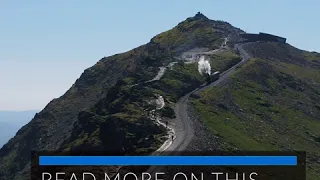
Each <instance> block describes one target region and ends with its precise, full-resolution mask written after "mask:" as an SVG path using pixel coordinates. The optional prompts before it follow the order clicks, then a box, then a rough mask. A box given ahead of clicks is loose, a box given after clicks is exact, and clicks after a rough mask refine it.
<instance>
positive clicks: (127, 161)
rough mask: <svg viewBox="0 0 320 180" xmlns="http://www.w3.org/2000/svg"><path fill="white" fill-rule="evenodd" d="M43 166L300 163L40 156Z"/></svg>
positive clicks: (292, 159)
mask: <svg viewBox="0 0 320 180" xmlns="http://www.w3.org/2000/svg"><path fill="white" fill-rule="evenodd" d="M39 165H40V166H109V165H119V166H139V165H141V166H142V165H147V166H149V165H155V166H156V165H159V166H168V165H171V166H193V165H198V166H296V165H297V156H40V157H39Z"/></svg>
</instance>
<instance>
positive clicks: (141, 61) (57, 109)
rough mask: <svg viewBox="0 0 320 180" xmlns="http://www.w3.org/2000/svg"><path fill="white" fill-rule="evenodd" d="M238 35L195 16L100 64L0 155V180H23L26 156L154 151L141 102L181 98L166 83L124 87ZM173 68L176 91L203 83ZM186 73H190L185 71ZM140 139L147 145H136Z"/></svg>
mask: <svg viewBox="0 0 320 180" xmlns="http://www.w3.org/2000/svg"><path fill="white" fill-rule="evenodd" d="M238 31H241V30H239V29H237V28H234V27H232V26H231V25H230V24H228V23H225V22H220V21H212V20H209V19H208V18H206V17H205V16H203V15H196V16H194V17H192V18H188V19H186V20H185V21H183V22H181V23H179V24H178V25H177V26H176V27H174V28H173V29H171V30H169V31H167V32H164V33H161V34H159V35H157V36H155V37H154V38H152V39H151V41H150V42H149V43H147V44H145V45H142V46H140V47H137V48H135V49H133V50H131V51H128V52H126V53H122V54H116V55H113V56H110V57H105V58H102V59H101V60H99V61H98V62H97V63H96V64H95V65H94V66H92V67H91V68H88V69H86V70H85V71H84V72H83V73H82V75H81V76H80V78H79V79H77V80H76V82H75V83H74V84H73V85H72V87H71V88H70V89H69V90H68V91H67V92H66V93H65V94H64V95H63V96H61V97H60V98H57V99H54V100H52V101H51V102H50V103H49V104H48V105H47V106H46V107H45V108H44V109H43V110H42V111H41V112H40V113H38V114H36V115H35V117H34V118H33V119H32V120H31V122H30V123H28V124H27V125H25V126H24V127H22V128H21V129H20V130H19V131H18V133H17V134H16V136H15V137H14V138H12V139H11V140H10V141H9V142H8V143H7V144H6V145H5V146H4V147H3V148H2V149H1V150H0V177H1V178H2V179H19V180H20V179H29V175H28V173H29V166H30V152H31V150H37V151H40V150H70V149H71V150H72V149H91V150H92V149H93V148H97V149H102V150H120V149H121V150H123V149H124V151H125V152H128V153H130V152H134V151H137V150H141V149H142V150H145V151H152V150H154V149H155V148H156V147H157V146H159V145H160V144H161V142H162V141H163V139H161V135H163V133H164V130H163V129H161V128H160V127H158V126H155V124H154V123H153V122H151V121H150V120H149V119H148V116H147V115H145V108H147V107H148V105H146V100H145V99H146V98H151V97H152V96H153V95H154V92H155V91H156V92H158V93H159V92H162V93H164V94H169V95H170V96H168V97H174V98H173V99H175V98H178V97H179V96H181V94H179V93H181V91H179V90H177V89H174V90H172V89H173V86H171V85H172V84H170V83H172V81H163V82H159V84H158V85H154V86H153V87H151V88H148V89H146V88H144V87H137V88H136V89H135V90H134V89H133V90H132V89H130V88H128V87H129V86H131V85H132V84H133V83H140V82H143V81H146V80H150V79H152V78H153V77H154V76H155V75H156V74H157V71H158V68H159V67H160V66H164V65H167V64H168V63H170V62H173V61H175V57H177V56H179V55H180V54H181V53H182V52H184V51H186V50H189V49H192V48H196V47H205V48H209V49H215V48H217V47H218V46H219V45H220V44H221V41H222V38H223V37H226V36H227V35H233V36H236V32H238ZM179 67H180V68H181V70H185V73H181V72H179V73H180V74H177V72H176V74H174V73H173V76H174V75H176V77H175V78H176V79H178V80H181V83H183V86H181V88H182V91H183V89H184V90H186V89H188V88H189V89H190V88H192V87H194V86H197V85H199V84H201V83H202V82H203V79H202V78H201V77H197V78H195V77H194V76H198V75H196V74H192V73H191V72H196V66H185V65H181V64H180V65H179ZM190 69H193V70H194V69H195V71H187V70H190ZM188 73H189V74H188ZM179 78H182V79H179ZM168 79H169V78H167V80H168ZM169 80H172V79H169ZM188 81H189V82H188ZM162 85H163V86H162ZM161 87H165V88H162V89H161ZM174 87H176V88H179V87H177V86H174ZM139 88H140V89H139ZM173 101H174V100H173ZM150 135H152V136H150ZM146 136H148V137H149V138H148V139H149V140H145V141H142V140H141V139H142V137H146ZM110 137H111V138H110ZM116 138H119V141H117V139H116ZM128 139H129V140H128ZM133 147H134V148H133Z"/></svg>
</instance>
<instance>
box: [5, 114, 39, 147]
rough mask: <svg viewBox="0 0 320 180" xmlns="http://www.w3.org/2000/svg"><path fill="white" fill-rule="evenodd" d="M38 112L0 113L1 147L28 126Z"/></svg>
mask: <svg viewBox="0 0 320 180" xmlns="http://www.w3.org/2000/svg"><path fill="white" fill-rule="evenodd" d="M36 112H38V111H35V110H34V111H33V110H30V111H0V132H1V137H0V147H2V146H3V145H4V144H5V143H6V142H8V140H9V139H10V138H12V137H13V136H14V135H15V134H16V132H17V131H18V130H19V129H20V128H21V127H22V126H24V125H25V124H27V123H28V122H29V121H30V120H31V119H32V118H33V117H34V115H35V114H36Z"/></svg>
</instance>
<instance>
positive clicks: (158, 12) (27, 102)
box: [0, 0, 320, 110]
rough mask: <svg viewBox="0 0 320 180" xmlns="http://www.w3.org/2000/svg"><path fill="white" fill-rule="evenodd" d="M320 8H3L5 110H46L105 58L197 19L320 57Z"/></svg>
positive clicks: (272, 2) (272, 1)
mask: <svg viewBox="0 0 320 180" xmlns="http://www.w3.org/2000/svg"><path fill="white" fill-rule="evenodd" d="M319 7H320V1H318V0H309V1H308V0H305V1H297V0H281V1H279V0H268V1H257V0H243V1H238V0H233V1H231V0H223V1H222V0H221V1H213V0H207V1H201V0H197V1H186V0H184V1H182V0H180V1H174V2H173V1H172V0H161V1H128V0H126V1H124V0H117V1H112V2H111V1H103V0H100V1H99V0H96V1H87V0H86V1H84V0H77V1H76V0H68V1H65V0H55V1H40V0H28V1H22V0H20V1H0V27H1V31H0V39H1V40H0V83H1V88H0V110H29V109H40V110H41V109H42V108H43V107H44V106H45V105H46V104H47V103H48V102H49V101H50V100H51V99H53V98H56V97H59V96H61V95H62V94H63V93H64V92H65V91H66V90H67V89H69V88H70V87H71V85H72V84H73V83H74V81H75V80H76V79H77V78H78V77H79V76H80V75H81V73H82V72H83V70H84V69H86V68H88V67H90V66H92V65H94V64H95V63H96V62H97V61H98V60H99V59H101V58H102V57H104V56H109V55H112V54H115V53H120V52H124V51H127V50H130V49H132V48H134V47H137V46H139V45H141V44H144V43H147V42H148V41H149V40H150V39H151V38H152V37H153V36H154V35H156V34H158V33H160V32H163V31H166V30H168V29H170V28H172V27H173V26H175V25H176V24H177V23H179V22H181V21H183V20H185V19H186V18H187V17H190V16H194V15H195V14H196V13H197V12H198V11H200V12H202V13H203V14H204V15H206V16H207V17H208V18H210V19H214V20H224V21H227V22H229V23H231V24H232V25H234V26H236V27H239V28H241V29H243V30H245V31H247V32H259V31H262V32H268V33H274V34H277V35H280V36H284V37H287V38H288V43H290V44H292V45H294V46H296V47H298V48H301V49H306V50H314V51H318V52H320V36H319V35H318V33H319V32H320V24H319V17H320V13H319V11H318V10H319Z"/></svg>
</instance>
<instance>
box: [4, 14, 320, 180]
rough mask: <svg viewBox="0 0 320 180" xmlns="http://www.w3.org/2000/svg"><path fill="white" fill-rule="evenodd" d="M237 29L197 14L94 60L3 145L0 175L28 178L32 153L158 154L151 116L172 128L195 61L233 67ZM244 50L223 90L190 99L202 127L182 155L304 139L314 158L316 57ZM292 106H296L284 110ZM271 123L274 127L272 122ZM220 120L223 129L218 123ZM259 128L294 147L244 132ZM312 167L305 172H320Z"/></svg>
mask: <svg viewBox="0 0 320 180" xmlns="http://www.w3.org/2000/svg"><path fill="white" fill-rule="evenodd" d="M240 33H244V31H242V30H241V29H239V28H236V27H233V26H232V25H231V24H229V23H227V22H224V21H215V20H210V19H208V18H207V17H206V16H204V15H203V14H201V13H198V14H196V15H195V16H193V17H190V18H187V19H186V20H184V21H183V22H180V23H179V24H178V25H177V26H175V27H174V28H172V29H170V30H168V31H166V32H163V33H160V34H158V35H156V36H154V37H153V38H152V39H151V40H150V42H149V43H147V44H144V45H142V46H139V47H137V48H134V49H132V50H130V51H128V52H125V53H121V54H115V55H113V56H110V57H104V58H102V59H101V60H99V61H98V62H97V63H96V64H95V65H94V66H92V67H90V68H88V69H86V70H85V71H84V72H83V73H82V75H81V76H80V78H79V79H77V80H76V81H75V83H74V84H73V85H72V87H71V88H70V89H69V90H68V91H67V92H66V93H65V94H64V95H63V96H61V97H60V98H57V99H53V100H52V101H51V102H50V103H49V104H48V105H47V106H46V107H45V108H44V109H43V110H42V111H41V112H39V113H37V114H36V115H35V117H34V118H33V119H32V120H31V121H30V122H29V123H28V124H27V125H25V126H24V127H23V128H21V129H20V130H19V131H18V132H17V134H16V136H15V137H14V138H12V139H11V140H10V141H9V142H8V143H7V144H5V145H4V146H3V148H2V149H1V150H0V177H3V179H4V180H7V179H10V180H11V179H16V180H18V179H19V180H24V179H29V178H30V176H29V170H30V151H31V150H37V151H41V150H60V151H66V150H103V151H118V152H122V153H124V154H134V153H138V152H139V153H151V152H153V151H155V150H157V149H158V148H159V147H160V146H161V145H162V144H163V143H164V142H165V141H166V139H167V135H168V132H167V131H166V129H165V128H164V127H163V126H162V125H160V124H161V123H159V122H158V121H157V119H158V118H157V117H156V118H155V117H154V115H155V114H158V115H159V116H160V117H163V118H165V119H166V120H167V121H169V123H172V122H173V121H174V118H175V116H176V115H177V114H175V111H174V105H175V104H176V103H177V102H178V100H179V99H180V98H181V97H182V96H183V95H185V94H186V93H188V92H190V91H192V90H194V89H195V88H198V87H201V86H202V87H203V85H204V84H205V83H206V82H207V79H208V77H207V76H206V75H205V74H201V73H200V72H201V67H200V66H198V63H197V62H198V61H199V58H201V56H205V57H206V59H205V60H204V62H206V63H209V66H210V68H211V72H217V71H219V72H224V71H226V70H228V69H229V68H231V67H233V66H234V65H235V64H237V63H239V62H240V61H241V56H240V55H239V53H238V52H237V51H235V50H234V47H235V44H237V43H239V42H240V40H241V37H240V36H239V34H240ZM243 48H244V49H245V50H246V51H247V52H248V53H250V54H251V56H252V57H254V58H252V59H250V60H249V61H248V62H246V63H245V64H243V65H242V66H241V67H239V68H236V70H235V72H233V74H232V76H231V77H230V78H228V79H227V80H225V81H224V82H223V83H222V85H221V87H220V86H219V87H216V88H212V89H210V88H209V89H205V90H204V91H203V92H202V93H200V95H199V96H196V95H195V96H193V98H191V99H190V100H191V104H190V105H191V106H190V107H191V108H193V110H190V112H191V111H194V112H193V113H194V114H193V115H194V116H193V115H192V116H191V117H197V118H198V120H197V122H195V125H197V124H200V125H199V127H200V129H197V128H199V127H197V126H195V127H194V128H195V132H196V133H200V134H198V135H196V136H195V138H194V140H193V141H192V142H191V144H190V149H196V148H198V149H200V150H201V149H205V148H206V146H207V145H208V144H213V145H214V147H215V148H217V149H234V148H238V149H255V148H259V147H260V148H264V149H266V148H268V147H272V148H275V149H276V148H279V149H285V148H286V147H285V146H284V145H289V142H292V141H295V139H297V137H301V139H300V140H299V142H300V141H302V140H303V139H306V141H304V142H305V144H303V145H304V147H307V148H308V150H310V151H312V152H314V154H312V155H314V156H312V157H314V158H317V157H318V155H317V153H316V149H319V148H318V147H319V142H318V138H319V134H318V132H319V129H320V128H319V121H317V117H319V116H318V115H319V102H320V101H318V100H319V82H318V78H319V76H318V75H319V73H317V72H319V54H317V53H311V52H306V51H302V50H298V49H296V48H294V47H292V46H290V45H288V44H279V43H275V42H268V43H263V42H260V43H259V42H258V43H247V44H244V45H243ZM204 66H207V64H204ZM206 68H208V67H206ZM210 68H209V69H210ZM199 71H200V72H199ZM301 88H302V89H301ZM233 93H235V94H233ZM277 93H278V94H277ZM242 94H243V95H242ZM220 95H221V96H220ZM292 97H300V99H299V98H292ZM278 101H279V102H278ZM282 104H283V105H284V106H280V105H282ZM276 105H277V106H276ZM293 107H296V109H297V110H292V111H290V110H291V109H289V110H288V108H293ZM282 108H283V109H282ZM310 108H311V109H310ZM291 113H294V114H293V115H291ZM274 114H275V115H274ZM212 117H215V118H212ZM296 117H297V118H296ZM197 118H194V120H196V119H197ZM273 118H274V120H273V121H275V122H273V121H272V122H271V120H272V119H273ZM304 118H307V119H304ZM224 119H226V122H227V123H229V124H223V123H222V122H220V120H221V121H223V120H224ZM252 119H253V120H252ZM270 119H271V120H270ZM292 119H293V120H294V121H293V120H292ZM249 120H251V121H250V122H248V121H249ZM261 121H262V122H261ZM282 121H283V123H280V122H282ZM223 122H224V121H223ZM258 122H261V123H270V124H268V126H263V125H264V124H259V123H258ZM289 122H292V123H289ZM216 123H218V125H219V126H217V128H215V124H216ZM306 123H307V124H306ZM220 124H221V126H220ZM246 124H249V125H250V126H249V125H248V126H245V125H246ZM235 125H239V126H238V128H237V127H235V128H234V126H235ZM240 125H241V126H240ZM288 125H290V126H288ZM302 125H303V126H302ZM278 126H279V127H278ZM204 127H206V128H204ZM257 127H261V128H262V129H261V130H260V132H266V134H268V133H270V132H274V131H275V132H278V131H279V133H278V134H277V133H274V134H270V135H269V136H268V137H270V136H271V135H272V136H271V137H275V136H277V137H278V136H279V135H284V136H285V137H284V138H283V139H284V140H286V139H287V138H288V139H290V138H291V139H292V141H289V140H288V141H283V142H280V141H279V142H277V143H278V144H277V143H276V144H275V145H273V146H271V145H272V143H274V142H271V138H265V137H262V136H261V137H260V136H258V135H256V136H254V135H252V134H254V133H255V132H256V131H257ZM284 127H286V128H288V129H287V130H286V131H283V132H287V134H284V133H283V132H281V131H282V130H281V129H277V128H284ZM239 128H240V129H239ZM299 128H300V129H299ZM295 130H296V131H295ZM290 133H291V134H294V133H295V135H291V134H290ZM203 134H204V135H203ZM256 134H257V133H256ZM209 137H213V138H211V139H210V138H209ZM208 138H209V140H208ZM204 141H205V142H204ZM224 142H226V144H224ZM285 142H288V144H285ZM269 144H271V145H270V146H269ZM296 144H299V143H298V141H297V142H296ZM246 145H247V146H246ZM301 146H302V145H301ZM293 147H294V146H290V148H293ZM309 160H310V161H311V162H313V163H315V162H316V161H315V159H312V158H309ZM313 167H314V169H315V170H312V168H313ZM312 168H311V171H310V172H311V173H315V174H316V173H317V172H318V171H319V169H316V167H315V166H312Z"/></svg>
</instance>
